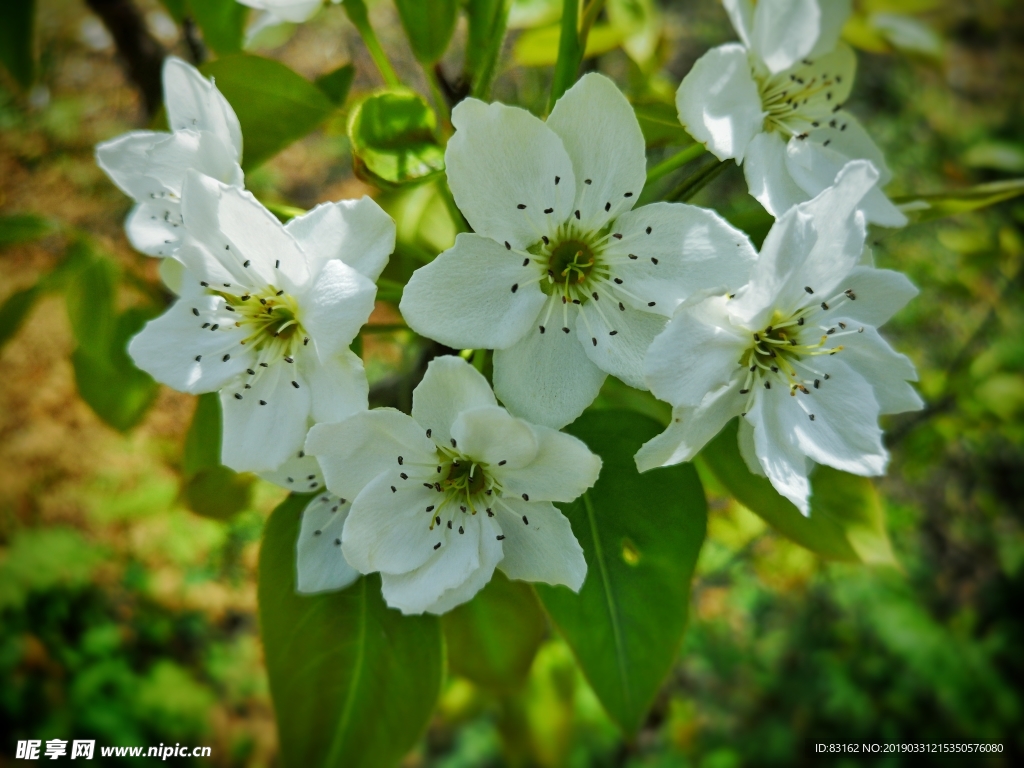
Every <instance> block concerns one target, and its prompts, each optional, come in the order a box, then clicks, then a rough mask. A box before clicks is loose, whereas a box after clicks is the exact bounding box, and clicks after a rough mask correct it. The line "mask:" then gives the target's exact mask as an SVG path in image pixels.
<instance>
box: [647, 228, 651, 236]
mask: <svg viewBox="0 0 1024 768" xmlns="http://www.w3.org/2000/svg"><path fill="white" fill-rule="evenodd" d="M647 234H648V235H649V234H651V228H650V227H648V228H647Z"/></svg>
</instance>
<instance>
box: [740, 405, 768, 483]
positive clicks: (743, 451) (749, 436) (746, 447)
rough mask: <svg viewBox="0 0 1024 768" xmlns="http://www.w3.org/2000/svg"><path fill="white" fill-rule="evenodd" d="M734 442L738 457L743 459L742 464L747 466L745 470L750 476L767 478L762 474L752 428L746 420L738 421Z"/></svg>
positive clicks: (762, 470) (762, 469)
mask: <svg viewBox="0 0 1024 768" xmlns="http://www.w3.org/2000/svg"><path fill="white" fill-rule="evenodd" d="M736 440H737V442H739V445H740V456H742V457H743V463H744V464H746V465H747V469H749V470H750V472H751V474H754V475H757V476H758V477H767V475H765V473H764V468H763V467H762V466H761V462H759V461H758V460H757V446H756V445H755V443H754V427H753V426H752V425H751V423H750V422H749V421H747V420H746V419H739V425H738V428H737V430H736Z"/></svg>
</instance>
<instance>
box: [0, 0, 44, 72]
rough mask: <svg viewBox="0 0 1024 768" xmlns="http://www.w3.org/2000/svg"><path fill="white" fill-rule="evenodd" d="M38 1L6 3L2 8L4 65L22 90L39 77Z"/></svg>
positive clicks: (0, 57)
mask: <svg viewBox="0 0 1024 768" xmlns="http://www.w3.org/2000/svg"><path fill="white" fill-rule="evenodd" d="M35 24H36V3H35V0H6V2H4V3H2V4H0V63H3V65H4V67H5V68H6V69H7V71H8V72H9V73H10V74H11V77H13V78H14V79H15V80H16V81H17V82H18V85H20V86H21V87H22V88H28V87H29V86H30V85H32V80H33V78H34V77H35V68H36V64H35V53H34V45H35Z"/></svg>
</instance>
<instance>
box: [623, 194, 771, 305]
mask: <svg viewBox="0 0 1024 768" xmlns="http://www.w3.org/2000/svg"><path fill="white" fill-rule="evenodd" d="M613 229H614V231H615V232H617V233H619V234H621V235H622V238H621V239H616V238H613V239H612V240H610V241H609V245H608V246H607V248H606V250H605V253H606V254H607V256H608V257H611V258H612V259H614V260H615V262H616V263H615V264H614V265H612V266H611V270H610V271H611V274H612V276H613V277H618V278H620V279H621V280H623V285H622V287H623V288H624V289H625V290H626V291H628V292H629V293H632V294H633V295H634V296H635V297H636V298H635V299H630V298H629V297H628V296H626V301H627V302H629V303H632V304H633V306H635V307H636V308H637V309H643V310H645V311H647V312H655V313H658V314H661V315H664V316H665V317H671V316H672V313H673V312H674V311H675V309H676V307H678V306H679V304H680V303H682V301H683V300H684V299H686V298H689V297H690V296H692V295H693V294H695V293H697V292H699V291H704V290H709V289H714V290H720V291H721V292H722V293H725V292H727V291H734V290H736V289H737V288H739V287H740V286H741V285H743V284H744V283H745V282H746V281H747V276H748V275H749V273H750V268H751V266H752V265H753V263H754V260H755V259H756V258H757V251H755V250H754V246H753V245H752V244H751V243H750V238H748V237H747V236H746V235H745V234H744V233H743V232H741V231H740V230H738V229H736V228H735V227H734V226H732V225H731V224H729V223H728V222H727V221H726V220H725V219H723V218H722V217H721V216H719V215H718V214H717V213H715V212H714V211H709V210H707V209H705V208H698V207H697V206H694V205H684V204H682V203H652V204H651V205H645V206H643V207H642V208H637V209H636V210H635V211H630V212H629V213H626V214H624V215H622V216H620V217H619V218H618V219H616V221H615V224H614V227H613ZM633 256H636V257H637V258H633ZM652 301H653V302H655V306H654V307H651V306H650V302H652Z"/></svg>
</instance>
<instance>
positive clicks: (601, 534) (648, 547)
mask: <svg viewBox="0 0 1024 768" xmlns="http://www.w3.org/2000/svg"><path fill="white" fill-rule="evenodd" d="M566 431H567V432H570V433H572V434H574V435H576V437H578V438H580V439H581V440H583V441H584V442H585V443H587V445H589V446H590V448H591V450H596V451H597V452H598V453H600V454H601V458H602V459H603V461H604V466H603V468H602V470H601V477H600V478H599V479H598V481H597V484H596V485H595V486H594V487H593V488H592V489H591V490H590V491H588V492H587V493H585V494H584V495H583V496H582V497H580V498H579V499H577V500H576V501H575V502H573V503H572V504H564V505H560V506H561V508H562V510H563V511H564V512H565V515H566V517H568V518H569V520H570V522H571V523H572V529H573V532H574V533H575V534H576V537H577V538H578V539H579V541H580V544H582V545H583V551H584V553H585V555H586V558H587V578H586V581H585V582H584V583H583V588H582V589H581V590H580V593H579V594H578V595H576V594H573V593H572V592H571V591H569V590H568V589H566V588H565V587H549V586H546V585H543V584H540V585H537V594H538V595H539V596H540V598H541V601H542V602H543V603H544V607H545V608H547V610H548V613H549V614H550V615H551V618H552V619H553V620H554V622H555V624H556V626H557V627H558V629H559V630H560V631H561V633H562V634H563V635H564V637H565V639H566V641H567V642H568V643H569V645H570V647H571V648H572V649H573V652H574V653H575V654H576V658H577V659H578V660H579V662H580V667H581V668H582V670H583V674H584V675H586V677H587V679H588V680H589V681H590V685H591V686H592V687H593V689H594V693H596V694H597V697H598V699H600V701H601V703H602V704H603V705H604V708H605V709H606V710H607V712H608V714H609V715H610V716H611V717H612V719H613V720H614V721H615V722H616V723H618V724H619V726H620V727H621V728H622V729H623V730H624V731H625V732H626V734H627V735H632V734H634V733H636V731H637V729H638V728H639V727H640V725H641V723H642V722H643V720H644V717H645V715H646V713H647V710H648V709H649V708H650V706H651V703H652V702H653V700H654V697H655V695H656V694H657V692H658V688H659V687H660V686H661V684H662V682H663V681H664V679H665V676H666V675H667V674H668V672H669V669H670V668H671V666H672V662H673V661H674V660H675V657H676V654H677V652H678V650H679V644H680V642H681V640H682V637H683V630H684V629H685V627H686V617H687V606H688V603H689V593H690V578H691V576H692V575H693V569H694V565H695V564H696V562H697V555H698V553H699V552H700V547H701V544H702V543H703V541H704V533H705V529H706V526H707V507H706V503H705V501H704V491H703V489H702V488H701V484H700V480H699V479H698V478H697V473H696V472H695V471H694V469H693V467H692V466H690V465H689V464H683V465H679V466H675V467H668V468H665V469H657V470H654V471H653V472H648V473H645V474H644V475H640V474H639V473H638V472H637V470H636V464H635V463H634V461H633V454H635V453H636V452H637V450H638V449H639V448H640V446H641V445H642V444H643V443H644V442H646V441H647V440H649V439H651V438H652V437H654V436H655V435H656V434H658V433H659V432H660V431H661V425H659V424H658V423H657V422H656V421H654V420H652V419H649V418H647V417H645V416H641V415H639V414H636V413H631V412H629V411H596V412H590V413H586V414H584V415H583V416H582V417H581V418H580V419H579V420H578V421H576V422H575V423H574V424H572V425H570V426H569V427H567V428H566Z"/></svg>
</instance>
